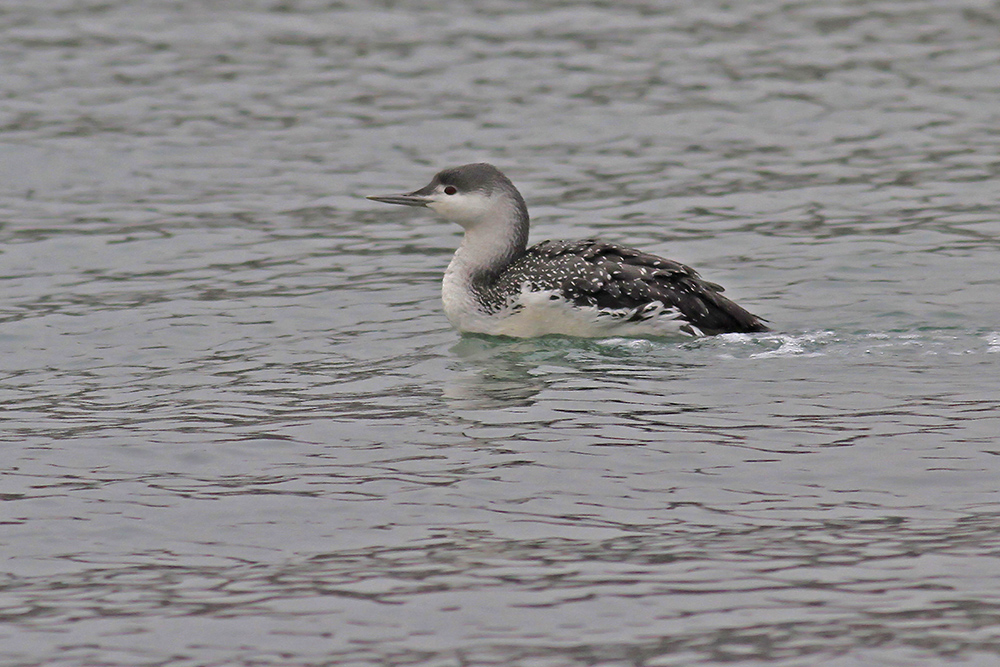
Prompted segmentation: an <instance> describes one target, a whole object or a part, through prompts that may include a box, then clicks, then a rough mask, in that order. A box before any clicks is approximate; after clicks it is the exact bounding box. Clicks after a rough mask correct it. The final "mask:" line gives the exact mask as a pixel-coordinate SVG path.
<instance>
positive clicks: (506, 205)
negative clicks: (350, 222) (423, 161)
mask: <svg viewBox="0 0 1000 667" xmlns="http://www.w3.org/2000/svg"><path fill="white" fill-rule="evenodd" d="M368 199H371V200H373V201H380V202H384V203H386V204H402V205H404V206H426V207H427V208H429V209H431V210H432V211H434V212H435V213H437V214H438V215H440V216H441V217H443V218H445V219H446V220H451V221H452V222H457V223H458V224H460V225H462V227H464V228H465V229H466V230H469V229H472V228H475V227H477V226H479V225H481V224H483V223H488V224H497V223H499V222H507V223H513V224H515V225H516V226H517V227H521V226H523V227H524V236H525V239H526V238H527V228H528V209H527V207H526V206H525V204H524V199H523V198H522V197H521V193H520V192H518V191H517V188H515V187H514V184H513V183H511V182H510V179H509V178H507V177H506V176H504V175H503V172H501V171H500V170H499V169H497V168H496V167H494V166H493V165H491V164H486V163H485V162H477V163H475V164H466V165H462V166H461V167H451V168H449V169H444V170H442V171H440V172H438V173H437V175H435V176H434V178H433V179H431V182H430V183H428V184H427V185H425V186H424V187H422V188H420V189H419V190H414V191H413V192H410V193H408V194H402V195H381V196H371V197H368Z"/></svg>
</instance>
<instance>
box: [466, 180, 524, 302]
mask: <svg viewBox="0 0 1000 667" xmlns="http://www.w3.org/2000/svg"><path fill="white" fill-rule="evenodd" d="M514 194H515V195H516V197H510V198H507V197H505V198H504V199H503V200H501V201H500V202H498V203H497V205H496V206H495V207H494V208H493V209H492V210H491V211H490V215H489V216H487V218H486V219H484V220H482V221H479V222H477V223H476V224H473V225H469V226H467V227H466V229H465V236H464V237H463V238H462V244H461V245H460V246H459V247H458V250H457V251H456V252H455V257H454V258H453V259H452V261H451V264H450V265H449V271H453V272H455V273H456V277H460V278H461V279H462V281H463V282H465V283H467V284H468V285H469V286H470V287H473V288H478V289H482V288H484V287H488V286H489V285H490V284H491V283H492V282H493V281H494V280H496V279H497V277H498V276H499V275H500V274H501V273H503V271H504V269H506V268H507V267H508V266H510V264H511V262H513V261H515V260H516V259H517V258H519V257H520V256H521V255H523V254H524V250H525V248H527V246H528V227H529V220H528V209H527V207H526V206H525V204H524V200H523V199H522V198H521V195H520V194H519V193H517V191H516V190H515V191H514Z"/></svg>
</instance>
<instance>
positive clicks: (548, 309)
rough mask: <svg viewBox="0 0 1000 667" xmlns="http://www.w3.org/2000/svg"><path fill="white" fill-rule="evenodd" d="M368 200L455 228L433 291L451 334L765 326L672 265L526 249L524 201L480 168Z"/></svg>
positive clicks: (550, 247)
mask: <svg viewBox="0 0 1000 667" xmlns="http://www.w3.org/2000/svg"><path fill="white" fill-rule="evenodd" d="M368 199H371V200H373V201H377V202H383V203H386V204H401V205H404V206H423V207H427V208H429V209H431V210H432V211H434V212H435V213H437V214H438V215H439V216H441V217H442V218H444V219H446V220H449V221H451V222H456V223H458V224H459V225H461V226H462V228H463V229H464V230H465V235H464V237H463V239H462V243H461V245H460V246H459V248H458V250H457V251H456V252H455V256H454V257H453V258H452V260H451V263H450V264H449V265H448V268H447V270H446V271H445V274H444V282H443V285H442V290H441V295H442V299H443V301H444V311H445V314H446V315H447V316H448V320H449V321H450V322H451V324H452V325H453V326H454V327H455V328H456V329H458V330H459V331H460V332H466V333H481V334H489V335H495V336H511V337H517V338H529V337H534V336H544V335H548V334H561V335H566V336H579V337H604V336H625V337H645V336H667V335H677V334H681V335H688V336H701V335H714V334H720V333H733V332H756V331H768V330H769V329H768V327H767V326H765V325H764V323H763V321H762V319H761V318H759V317H757V316H756V315H753V314H751V313H749V312H747V311H746V310H744V309H743V308H741V307H739V306H738V305H736V304H735V303H733V302H732V301H730V300H729V299H727V298H726V297H724V296H722V294H721V292H722V291H723V288H722V287H720V286H719V285H716V284H715V283H711V282H708V281H707V280H704V279H702V278H701V277H700V276H699V275H698V274H697V273H696V272H695V271H694V270H693V269H691V268H689V267H687V266H685V265H684V264H681V263H679V262H675V261H673V260H669V259H664V258H663V257H658V256H656V255H651V254H648V253H645V252H642V251H640V250H635V249H632V248H628V247H625V246H621V245H618V244H615V243H607V242H603V241H599V240H594V239H588V240H584V241H543V242H541V243H539V244H537V245H534V246H531V247H530V248H529V247H528V227H529V218H528V208H527V206H526V204H525V203H524V198H523V197H522V196H521V193H520V192H518V191H517V188H515V187H514V184H513V183H511V181H510V179H508V178H507V177H506V176H505V175H504V174H503V173H502V172H501V171H500V170H499V169H497V168H496V167H494V166H493V165H490V164H485V163H476V164H467V165H463V166H461V167H452V168H450V169H445V170H443V171H441V172H439V173H438V174H437V175H436V176H434V178H433V179H432V180H431V182H430V183H428V184H427V185H426V186H424V187H422V188H420V189H419V190H415V191H413V192H410V193H407V194H399V195H373V196H369V197H368Z"/></svg>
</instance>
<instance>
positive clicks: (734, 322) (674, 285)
mask: <svg viewBox="0 0 1000 667" xmlns="http://www.w3.org/2000/svg"><path fill="white" fill-rule="evenodd" d="M522 261H523V262H525V266H528V265H534V267H535V270H536V271H537V269H539V268H542V267H546V268H547V270H546V271H543V273H542V274H541V275H545V276H548V277H547V278H546V279H545V281H544V283H547V284H541V283H536V282H535V281H534V280H531V279H530V277H528V278H526V279H527V280H528V282H531V283H533V284H532V287H533V288H535V289H559V290H561V291H562V294H563V296H564V297H565V298H568V299H572V300H573V301H574V302H576V303H578V304H580V305H591V306H597V307H598V308H601V309H607V310H613V311H619V312H621V313H622V316H626V317H629V318H630V319H642V318H643V314H650V313H655V312H657V309H656V308H650V307H649V306H650V305H651V304H655V303H656V302H660V303H662V304H664V305H665V306H668V307H672V308H675V309H677V310H678V311H680V313H681V314H682V315H683V318H684V319H686V320H687V321H688V322H690V323H691V324H692V325H694V326H695V327H697V328H698V329H700V330H701V331H702V332H703V333H705V334H708V335H711V334H718V333H727V332H752V331H767V330H768V328H767V327H766V326H765V325H764V323H763V322H762V321H761V320H760V318H758V317H757V316H756V315H753V314H751V313H749V312H747V311H746V310H744V309H743V308H741V307H739V306H738V305H736V304H735V303H733V302H732V301H730V300H729V299H727V298H726V297H724V296H722V291H723V288H722V287H721V286H719V285H716V284H715V283H711V282H708V281H707V280H704V279H702V278H701V276H699V275H698V273H697V272H696V271H694V269H692V268H690V267H688V266H685V265H684V264H681V263H680V262H675V261H672V260H669V259H665V258H663V257H658V256H656V255H651V254H649V253H645V252H642V251H640V250H635V249H634V248H627V247H625V246H620V245H617V244H614V243H606V242H603V241H596V240H590V239H588V240H586V241H544V242H542V243H539V244H538V245H535V246H533V247H531V248H529V249H528V250H527V252H526V256H525V257H523V258H521V260H518V262H517V264H520V263H521V262H522ZM512 268H514V267H512ZM515 273H521V271H517V272H515ZM524 273H526V274H527V273H530V272H524ZM535 275H538V274H537V273H536V274H535ZM512 277H513V276H512Z"/></svg>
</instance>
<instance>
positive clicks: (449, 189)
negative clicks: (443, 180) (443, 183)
mask: <svg viewBox="0 0 1000 667" xmlns="http://www.w3.org/2000/svg"><path fill="white" fill-rule="evenodd" d="M456 192H458V188H456V187H455V186H454V185H449V186H448V187H446V188H445V189H444V193H445V194H446V195H453V194H455V193H456Z"/></svg>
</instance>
